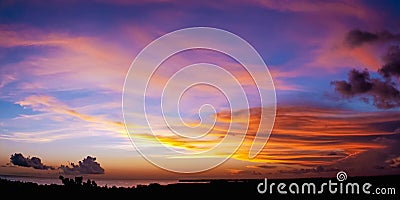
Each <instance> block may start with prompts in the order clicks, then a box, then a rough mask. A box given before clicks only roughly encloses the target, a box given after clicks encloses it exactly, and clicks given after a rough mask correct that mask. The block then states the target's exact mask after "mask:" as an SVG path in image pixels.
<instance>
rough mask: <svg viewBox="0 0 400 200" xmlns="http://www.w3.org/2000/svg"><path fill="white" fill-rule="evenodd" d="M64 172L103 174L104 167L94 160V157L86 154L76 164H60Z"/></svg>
mask: <svg viewBox="0 0 400 200" xmlns="http://www.w3.org/2000/svg"><path fill="white" fill-rule="evenodd" d="M60 169H61V170H63V171H64V173H65V174H104V169H103V168H102V167H101V166H100V164H99V163H98V162H96V158H95V157H91V156H87V157H86V158H84V159H83V160H82V161H79V163H78V165H75V164H74V163H71V167H70V166H65V165H61V167H60Z"/></svg>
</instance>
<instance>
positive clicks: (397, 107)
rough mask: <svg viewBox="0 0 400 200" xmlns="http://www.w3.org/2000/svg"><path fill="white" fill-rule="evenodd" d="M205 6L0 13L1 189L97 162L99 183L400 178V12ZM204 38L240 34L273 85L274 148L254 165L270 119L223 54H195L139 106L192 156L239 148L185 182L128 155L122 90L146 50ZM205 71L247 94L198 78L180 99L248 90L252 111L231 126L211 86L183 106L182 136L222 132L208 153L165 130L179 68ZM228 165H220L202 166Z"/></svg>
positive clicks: (352, 4) (164, 137) (87, 4)
mask: <svg viewBox="0 0 400 200" xmlns="http://www.w3.org/2000/svg"><path fill="white" fill-rule="evenodd" d="M199 2H202V1H199ZM199 2H196V1H193V2H191V1H187V2H185V3H182V2H178V1H168V0H167V1H163V0H154V1H153V0H148V1H132V2H131V1H128V0H116V1H106V0H91V1H63V0H59V1H54V2H47V1H12V0H4V1H0V175H24V176H52V175H53V174H59V173H66V172H67V171H66V170H65V166H67V165H68V166H70V163H71V162H73V163H75V164H77V163H78V161H81V160H83V159H84V158H87V156H91V157H95V158H96V160H95V161H93V162H97V163H99V164H100V165H101V167H102V168H103V169H104V174H102V173H100V174H97V175H96V176H98V177H104V178H145V179H159V178H216V177H218V178H263V177H271V178H273V177H274V178H275V177H277V178H279V177H289V178H293V177H315V176H331V175H334V174H336V172H337V171H340V170H344V171H346V172H347V174H348V175H349V176H352V175H369V176H371V175H382V174H399V173H400V48H399V46H400V13H399V12H398V11H399V10H400V2H398V1H361V0H360V1H358V0H351V1H344V0H343V1H312V0H300V1H268V0H266V1H261V0H260V1H258V0H253V1H235V0H233V1H220V2H219V3H216V2H214V1H204V2H202V3H199ZM199 26H200V27H213V28H218V29H222V30H226V31H229V32H231V33H234V34H236V35H238V36H239V37H241V38H243V39H244V40H246V41H247V42H248V43H250V44H251V45H252V46H253V47H254V49H255V50H257V52H258V53H259V54H260V55H261V57H262V59H263V60H264V62H265V63H266V64H267V66H268V69H269V72H270V73H271V76H272V79H273V81H274V85H275V90H276V102H277V112H276V119H275V124H274V128H273V131H272V133H271V136H270V138H269V140H268V143H267V145H266V146H265V147H264V148H263V150H262V151H261V152H260V154H259V155H257V156H256V157H255V158H254V159H250V158H249V157H248V153H249V148H250V145H251V143H252V141H253V138H254V136H255V135H256V134H257V130H258V127H259V122H260V113H261V111H265V112H268V111H269V108H270V107H269V106H271V105H265V104H261V103H260V100H259V99H258V96H257V95H258V94H257V91H258V90H257V87H256V86H255V85H254V82H253V79H252V78H251V76H249V74H248V73H247V72H246V71H245V70H244V68H243V67H241V65H240V63H238V62H237V61H235V60H234V59H232V58H230V57H229V56H227V55H224V54H221V53H218V52H214V51H209V50H201V49H198V50H192V51H190V50H189V51H184V52H181V53H179V54H176V55H174V56H173V57H170V58H169V59H168V60H166V61H165V62H163V63H162V64H161V65H160V68H159V69H158V71H157V73H156V74H155V75H154V76H153V77H152V78H151V81H150V82H149V84H150V85H151V87H149V89H148V91H147V93H146V94H145V95H144V96H145V97H146V98H148V99H149V101H148V102H147V103H148V105H147V106H148V109H149V113H148V115H149V119H150V120H151V121H152V123H154V124H156V125H155V128H154V127H153V128H154V129H153V131H154V132H155V134H156V135H157V136H158V140H159V141H160V142H161V143H163V144H164V145H166V146H169V147H171V148H174V149H177V150H179V151H182V152H186V153H187V152H201V151H203V150H205V149H209V148H210V147H212V146H214V145H216V144H217V143H218V142H219V140H220V139H221V137H224V136H225V135H232V136H233V139H232V143H235V142H238V141H239V139H240V138H244V140H243V144H242V146H240V148H239V149H238V150H237V151H236V153H234V154H233V155H232V157H231V158H230V159H229V160H227V162H224V163H223V164H222V165H220V166H218V167H216V168H214V169H211V170H207V171H205V172H202V173H195V174H179V173H173V172H169V171H166V170H163V169H160V168H158V167H156V166H154V165H153V164H151V163H149V162H148V161H147V160H145V159H144V158H143V157H142V156H141V155H140V153H139V152H137V150H136V149H135V147H134V146H133V145H132V143H131V140H130V137H129V136H128V133H127V131H126V129H125V125H124V119H123V113H122V94H123V86H124V81H125V77H126V74H127V73H128V70H129V67H130V65H131V63H132V61H133V60H134V59H135V57H136V56H137V55H138V54H139V52H140V51H141V50H142V49H143V48H144V47H146V46H147V45H148V44H149V43H150V42H152V41H153V40H155V39H157V38H159V37H161V36H163V35H164V34H166V33H169V32H172V31H176V30H179V29H183V28H190V27H199ZM179 42H182V43H185V42H189V41H179ZM221 44H224V45H228V44H229V41H221ZM161 50H162V49H161ZM204 62H207V63H212V64H214V65H219V66H221V68H222V69H224V70H226V71H229V72H230V73H231V74H232V75H233V77H234V78H235V79H236V80H237V81H238V83H239V84H240V86H241V87H236V86H235V85H232V84H231V82H229V81H227V79H225V78H221V77H219V76H217V75H216V74H214V73H208V71H209V70H208V71H207V70H203V71H200V72H198V73H193V74H188V75H187V76H184V79H181V81H180V82H174V83H171V84H172V85H171V86H170V87H171V88H172V90H174V88H178V87H186V86H188V85H185V84H187V82H185V81H190V80H195V79H196V80H197V79H201V78H206V79H207V80H219V81H220V82H221V84H223V85H224V88H225V91H223V92H227V93H230V92H231V91H233V92H232V93H230V94H233V95H234V97H232V99H231V101H233V102H235V101H237V98H236V96H235V95H237V94H238V93H236V92H239V91H238V90H237V88H243V91H244V92H245V93H246V97H247V101H248V104H249V107H248V108H244V107H240V108H237V109H236V110H232V113H230V112H228V110H229V105H230V104H229V103H230V102H228V100H227V99H226V98H225V97H224V96H223V92H221V91H218V90H217V89H216V88H212V87H209V86H206V85H201V86H198V87H193V88H192V92H190V90H189V91H188V92H187V93H185V95H183V96H182V99H181V104H180V105H179V109H180V110H181V112H182V113H181V116H182V120H183V121H184V122H185V123H184V124H186V125H189V126H191V127H194V126H196V125H198V124H199V123H200V117H201V119H202V120H204V123H205V124H206V125H210V123H209V121H208V120H215V122H216V123H215V126H214V127H212V129H211V131H210V132H209V134H208V135H207V137H206V138H204V140H203V139H200V140H196V141H193V140H186V139H182V138H180V137H177V136H171V135H168V134H167V133H166V132H168V131H169V130H170V128H171V127H175V128H176V127H177V128H182V130H185V129H184V127H182V123H181V121H179V122H178V121H174V122H173V124H169V126H168V127H167V126H165V124H163V123H164V121H163V120H164V119H163V116H161V114H160V112H159V107H160V104H161V103H160V101H161V100H160V99H161V95H162V89H163V87H164V86H165V85H166V84H167V81H168V80H169V79H170V78H171V76H173V75H174V73H176V72H177V71H179V70H180V69H182V68H183V67H185V66H188V65H192V64H196V63H204ZM203 69H204V68H203ZM131 73H135V74H136V75H137V76H138V77H139V79H135V81H145V80H146V78H147V77H143V80H142V79H141V78H140V73H141V71H140V70H138V71H133V72H131ZM262 73H264V72H263V71H260V72H257V74H262ZM138 74H139V75H138ZM130 88H131V89H133V90H132V91H133V92H134V91H135V87H134V86H130ZM171 88H170V90H171ZM270 89H271V88H261V90H266V91H267V90H268V91H269V90H270ZM240 91H241V90H240ZM136 95H137V96H136V97H140V98H142V97H143V95H142V94H141V93H140V94H136ZM140 95H142V96H140ZM235 99H236V100H235ZM132 103H133V105H134V104H135V101H132ZM167 103H168V101H167ZM204 104H212V105H213V106H214V109H215V113H214V114H210V113H213V112H210V110H205V111H206V112H205V114H203V115H200V116H199V115H198V111H199V109H200V108H204V107H202V105H204ZM168 106H173V105H167V107H168ZM200 110H201V111H204V110H202V109H200ZM246 113H249V116H247V115H246ZM125 114H126V113H125ZM126 115H129V116H133V120H131V121H129V122H132V123H130V124H127V126H133V127H135V130H139V131H138V132H135V133H129V134H131V135H130V136H131V138H132V139H135V138H139V140H145V143H146V144H148V146H146V149H147V152H150V153H151V154H152V155H154V156H163V157H165V158H169V157H168V156H170V155H165V154H164V153H165V152H161V151H160V150H159V149H158V148H157V147H156V146H154V145H153V144H152V142H154V141H152V140H151V138H150V137H149V132H148V129H147V128H142V126H144V125H146V124H147V121H146V120H145V119H143V118H140V117H136V118H135V117H134V116H138V115H137V113H136V112H135V111H132V112H131V113H129V114H126ZM229 124H231V128H230V129H229ZM203 125H204V124H202V125H201V126H198V127H197V128H198V129H193V130H195V131H194V132H193V134H195V136H196V135H198V133H197V132H196V130H199V131H200V130H202V128H205V129H207V126H204V127H203ZM186 128H187V127H186ZM202 131H204V130H202ZM187 134H191V133H187ZM222 150H224V149H222ZM14 153H22V154H23V156H25V158H26V157H28V156H30V157H38V158H40V159H41V164H43V165H40V166H41V167H36V169H34V168H33V167H23V166H18V165H16V164H15V163H14V164H13V163H12V162H11V161H10V156H11V155H13V154H14ZM228 154H229V153H227V152H225V151H221V152H216V153H215V154H209V155H207V159H214V158H218V157H221V156H222V157H223V156H227V155H228ZM88 160H89V161H90V162H92V161H91V159H90V158H89V159H88ZM89 161H88V162H89ZM200 164H201V163H193V162H187V163H185V162H177V163H176V165H177V166H182V165H185V166H189V167H190V166H191V165H193V166H197V165H200ZM61 165H64V168H63V167H61V168H59V167H60V166H61ZM43 166H44V167H43ZM46 166H51V168H50V167H49V168H48V167H46ZM72 167H73V166H72ZM38 168H42V169H38ZM68 169H71V168H68ZM71 170H73V169H71ZM80 172H82V173H83V171H79V170H76V173H80Z"/></svg>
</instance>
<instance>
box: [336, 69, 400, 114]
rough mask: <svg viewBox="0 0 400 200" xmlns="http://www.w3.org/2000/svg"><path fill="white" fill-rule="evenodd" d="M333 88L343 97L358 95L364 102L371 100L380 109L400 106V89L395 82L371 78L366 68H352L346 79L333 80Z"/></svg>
mask: <svg viewBox="0 0 400 200" xmlns="http://www.w3.org/2000/svg"><path fill="white" fill-rule="evenodd" d="M332 85H334V86H335V90H336V91H337V92H338V93H340V94H341V95H342V97H344V98H347V99H349V98H352V97H360V99H361V100H363V101H365V102H370V101H371V100H372V102H373V105H375V106H376V107H377V108H381V109H389V108H394V107H399V106H400V91H399V89H398V86H396V84H395V82H392V81H389V80H380V79H377V78H371V77H370V74H369V72H368V71H367V70H364V71H358V70H356V69H352V70H351V71H350V72H349V75H348V81H333V82H332Z"/></svg>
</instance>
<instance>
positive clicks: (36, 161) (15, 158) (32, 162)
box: [10, 153, 54, 170]
mask: <svg viewBox="0 0 400 200" xmlns="http://www.w3.org/2000/svg"><path fill="white" fill-rule="evenodd" d="M10 161H11V163H12V164H14V165H17V166H21V167H32V168H34V169H41V170H48V169H54V167H51V166H47V165H44V164H43V163H42V160H41V159H40V158H38V157H32V158H30V157H26V158H25V157H24V156H23V155H22V154H21V153H15V154H13V155H11V157H10Z"/></svg>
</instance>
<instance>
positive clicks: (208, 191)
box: [0, 175, 400, 200]
mask: <svg viewBox="0 0 400 200" xmlns="http://www.w3.org/2000/svg"><path fill="white" fill-rule="evenodd" d="M59 178H60V181H61V182H62V183H63V185H56V184H51V185H39V184H36V183H30V182H21V181H10V180H5V179H0V192H1V194H2V195H3V196H4V195H8V194H10V195H14V196H15V195H18V196H25V195H27V196H31V197H32V196H35V197H38V198H42V197H53V198H57V197H79V196H82V195H83V196H87V195H90V196H91V197H93V198H94V197H106V196H107V197H108V196H112V197H113V198H115V197H132V198H135V197H146V199H147V198H152V197H163V198H177V199H183V198H185V199H191V198H192V197H193V198H196V199H198V198H199V197H201V198H207V199H216V198H218V197H217V196H221V197H224V198H223V199H228V198H235V199H236V198H238V197H241V196H245V197H247V198H246V199H296V198H299V199H385V200H387V199H399V198H398V196H400V195H398V193H399V192H400V188H399V182H398V181H399V180H400V175H392V176H378V177H349V178H348V179H347V180H345V181H343V182H339V181H338V180H337V179H336V178H308V179H281V180H277V179H268V180H267V182H268V187H270V185H271V184H272V183H275V185H274V186H273V192H272V194H271V193H270V188H268V189H267V190H266V192H265V193H264V194H260V193H259V192H258V191H257V187H258V186H260V183H265V180H263V179H229V180H228V179H225V180H217V179H216V180H213V179H211V180H210V179H201V180H181V181H179V183H175V184H169V185H160V184H158V183H152V184H149V185H138V186H136V187H129V188H125V187H115V186H113V187H108V186H98V185H97V184H96V182H95V181H92V180H87V181H83V177H75V179H70V178H65V177H63V176H60V177H59ZM329 181H331V182H334V183H337V184H338V185H337V187H336V188H337V192H336V194H331V193H330V192H329V190H328V188H327V187H325V188H324V192H323V193H322V194H308V193H310V192H308V186H307V185H306V186H305V190H304V191H305V192H304V193H305V194H291V193H290V192H289V185H290V184H293V183H295V184H297V185H299V186H300V188H299V192H300V193H301V187H302V185H303V184H304V183H314V184H315V185H316V186H317V187H316V191H317V193H318V191H319V190H320V188H321V187H320V185H322V184H323V183H328V182H329ZM340 183H343V185H345V184H347V183H358V184H359V185H360V188H359V189H360V192H359V193H360V194H351V193H350V192H349V194H345V186H344V187H343V192H342V194H340V188H339V184H340ZM365 183H370V184H371V185H372V186H371V187H370V188H369V191H372V192H374V191H375V188H377V187H379V188H386V190H389V189H388V188H394V190H395V191H394V192H395V193H396V194H385V195H378V194H369V195H367V194H363V192H362V186H363V184H365ZM278 184H286V187H285V188H284V190H285V191H287V193H288V194H279V192H278V190H277V187H278ZM263 186H264V185H261V187H259V189H261V190H263V189H264V187H263ZM292 189H295V187H293V188H292ZM312 190H313V189H310V191H311V193H313V192H312ZM349 191H350V186H349ZM391 192H392V193H393V191H391Z"/></svg>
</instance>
